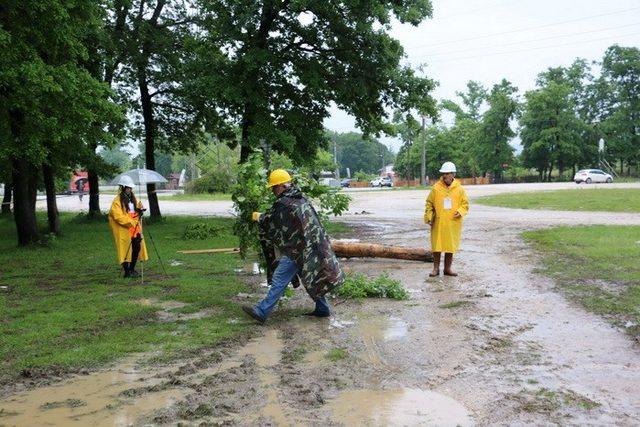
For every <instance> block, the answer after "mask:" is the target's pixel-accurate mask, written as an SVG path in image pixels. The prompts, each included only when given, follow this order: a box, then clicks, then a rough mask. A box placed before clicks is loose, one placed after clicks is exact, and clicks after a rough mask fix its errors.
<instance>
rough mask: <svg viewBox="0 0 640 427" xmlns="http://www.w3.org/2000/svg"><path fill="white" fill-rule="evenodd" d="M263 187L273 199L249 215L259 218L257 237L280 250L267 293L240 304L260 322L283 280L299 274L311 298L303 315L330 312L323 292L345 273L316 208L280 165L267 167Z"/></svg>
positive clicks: (286, 281)
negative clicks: (311, 305) (255, 301)
mask: <svg viewBox="0 0 640 427" xmlns="http://www.w3.org/2000/svg"><path fill="white" fill-rule="evenodd" d="M267 187H268V188H271V191H273V194H274V195H275V196H276V201H275V202H274V203H273V206H272V207H271V209H270V210H269V212H268V213H265V214H262V213H260V212H253V214H252V218H253V220H254V221H257V222H258V227H259V229H260V232H261V238H263V239H264V240H266V241H267V242H268V243H269V244H271V245H272V246H274V247H275V248H276V249H277V250H278V251H279V252H280V253H281V254H282V256H281V257H280V259H279V261H278V265H277V267H276V269H275V271H274V272H273V275H272V277H271V283H270V285H271V287H270V289H269V292H268V293H267V296H266V297H265V298H264V299H263V300H262V301H260V303H258V304H257V305H255V306H253V307H252V306H243V307H242V309H243V310H244V312H245V313H247V314H248V315H249V316H251V317H252V318H253V319H255V320H257V321H258V322H260V323H264V322H265V321H266V320H267V318H268V317H269V315H270V314H271V312H272V311H273V309H274V308H275V306H276V304H277V303H278V300H279V299H280V297H282V294H283V293H284V290H285V289H286V287H287V285H288V284H289V283H290V282H291V281H292V280H294V281H295V277H296V276H298V278H299V280H300V282H301V283H302V284H303V285H304V287H305V289H306V291H307V293H308V294H309V296H310V297H311V299H313V301H314V302H315V309H314V310H313V311H312V312H310V313H307V315H309V316H315V317H329V316H330V315H331V310H330V307H329V304H328V303H327V300H326V298H325V294H326V293H327V292H329V291H331V290H332V289H334V288H336V287H337V286H340V285H341V284H342V283H343V282H344V273H343V271H342V269H341V268H340V264H339V262H338V259H337V258H336V256H335V254H334V252H333V249H332V248H331V244H330V243H329V239H328V237H327V234H326V232H325V230H324V228H323V227H322V224H321V223H320V219H319V218H318V214H317V213H316V211H315V209H314V208H313V206H311V203H309V201H308V200H307V198H306V197H305V196H304V194H302V191H300V189H299V188H298V187H296V186H294V185H293V184H292V183H291V176H290V175H289V173H288V172H287V171H285V170H284V169H276V170H274V171H273V172H271V174H270V175H269V182H268V184H267Z"/></svg>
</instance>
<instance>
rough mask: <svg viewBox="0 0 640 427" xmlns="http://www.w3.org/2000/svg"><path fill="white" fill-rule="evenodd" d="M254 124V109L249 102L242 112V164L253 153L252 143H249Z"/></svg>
mask: <svg viewBox="0 0 640 427" xmlns="http://www.w3.org/2000/svg"><path fill="white" fill-rule="evenodd" d="M253 125H254V120H253V111H252V107H251V105H249V104H245V107H244V113H243V114H242V137H241V138H242V139H241V141H240V164H242V163H245V162H246V161H247V160H249V155H250V154H251V145H250V144H249V132H250V130H251V127H252V126H253Z"/></svg>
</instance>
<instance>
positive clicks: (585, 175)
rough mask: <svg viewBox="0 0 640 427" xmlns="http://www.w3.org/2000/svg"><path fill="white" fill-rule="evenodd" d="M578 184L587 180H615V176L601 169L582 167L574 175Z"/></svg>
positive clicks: (588, 181)
mask: <svg viewBox="0 0 640 427" xmlns="http://www.w3.org/2000/svg"><path fill="white" fill-rule="evenodd" d="M573 180H574V181H575V182H576V184H580V183H581V182H586V183H587V184H591V183H592V182H607V183H611V182H613V177H612V176H611V175H609V174H608V173H605V172H604V171H601V170H600V169H581V170H579V171H578V172H576V174H575V175H574V177H573Z"/></svg>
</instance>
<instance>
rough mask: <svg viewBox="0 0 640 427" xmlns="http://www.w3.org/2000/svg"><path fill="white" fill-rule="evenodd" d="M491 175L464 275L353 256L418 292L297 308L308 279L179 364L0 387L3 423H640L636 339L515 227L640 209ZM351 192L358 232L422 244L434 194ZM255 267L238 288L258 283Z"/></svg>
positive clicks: (465, 250) (465, 249) (460, 265)
mask: <svg viewBox="0 0 640 427" xmlns="http://www.w3.org/2000/svg"><path fill="white" fill-rule="evenodd" d="M485 188H486V187H485ZM483 191H486V190H482V189H480V188H478V189H476V190H474V189H473V188H470V189H469V193H470V195H471V196H472V206H471V212H470V215H469V216H468V217H467V218H466V219H465V228H464V232H463V245H462V250H461V251H460V253H459V254H458V256H457V257H456V261H455V265H454V266H455V267H456V269H457V270H458V272H459V273H460V275H459V276H458V277H438V278H428V271H429V270H430V268H431V264H420V263H414V262H398V261H388V260H348V261H344V265H345V267H346V268H348V269H350V270H352V271H360V272H364V273H366V274H368V275H371V276H375V275H378V274H380V273H382V272H385V271H386V272H388V273H389V274H390V275H391V277H393V278H397V279H399V280H401V281H402V283H403V284H404V285H405V287H407V288H408V289H409V290H410V293H411V299H410V300H408V301H389V300H365V301H342V300H335V299H334V300H332V302H333V305H334V316H333V317H332V318H330V319H315V318H312V319H310V318H307V317H305V316H300V315H297V314H298V313H299V312H300V310H299V309H301V308H311V303H310V301H309V300H308V298H306V297H305V295H304V294H303V292H300V291H298V292H296V295H295V296H294V298H293V299H292V300H290V301H287V302H286V303H285V304H283V306H282V307H280V308H279V309H278V311H277V313H276V315H275V316H274V317H273V319H270V321H269V322H268V323H267V324H266V325H265V326H257V325H256V326H255V331H254V333H255V338H253V339H251V340H248V341H247V340H246V339H241V340H238V341H236V342H230V343H228V344H226V345H224V346H220V347H218V348H214V349H209V350H206V351H203V352H202V353H201V354H198V355H195V356H192V357H190V358H187V359H184V360H180V361H177V362H175V363H171V364H161V365H159V364H154V363H152V364H148V363H145V361H149V360H150V359H151V360H152V356H153V355H134V356H132V357H131V358H130V359H128V360H126V361H124V362H123V363H121V364H120V365H118V366H116V367H114V368H112V369H108V370H105V371H102V372H98V373H95V374H91V375H80V376H77V377H74V378H71V379H68V380H66V381H63V382H61V383H59V384H55V385H52V386H47V387H40V388H37V389H35V390H32V391H29V392H25V393H22V394H20V393H18V394H13V395H11V396H8V397H6V398H4V399H3V400H2V401H0V408H2V410H3V411H4V412H0V425H2V424H3V423H4V424H6V425H14V424H15V425H34V424H38V425H46V424H57V425H71V424H74V423H75V424H77V425H87V424H93V425H96V426H100V425H175V424H177V423H179V422H182V423H184V424H186V425H200V424H204V425H474V424H475V425H489V424H503V425H505V424H509V425H512V424H516V425H517V424H537V425H540V424H542V425H548V424H563V425H584V424H591V425H605V424H606V425H611V424H615V425H638V424H640V385H639V384H640V363H638V361H639V360H640V359H639V356H640V345H638V344H637V343H635V342H634V341H633V340H632V339H631V338H630V337H629V336H628V335H626V334H625V332H624V331H623V330H620V329H618V328H615V327H613V326H611V325H610V324H608V323H606V322H605V321H604V320H603V319H601V318H600V317H598V316H596V315H593V314H590V313H587V312H585V311H584V310H583V309H582V308H580V307H578V306H576V305H574V304H572V303H571V302H568V301H567V300H566V299H565V298H564V297H563V296H562V295H561V294H560V293H559V292H557V290H556V289H554V286H555V285H554V283H553V282H552V281H551V280H550V279H548V278H546V277H545V276H543V275H541V274H540V273H538V272H537V268H538V267H539V266H540V263H539V260H538V256H537V255H536V254H535V253H534V252H532V250H531V249H530V248H529V247H528V246H527V245H526V244H525V243H524V242H523V241H522V239H521V238H520V233H521V232H522V231H524V230H529V229H534V228H540V227H547V226H552V225H558V224H599V223H604V224H611V223H615V224H635V225H640V214H605V213H580V214H577V213H575V212H557V211H556V212H541V211H524V210H514V209H503V208H493V207H484V206H480V205H475V204H473V197H475V196H476V195H480V194H483ZM491 191H494V190H491ZM510 191H512V190H510ZM352 195H353V196H354V201H353V203H352V206H351V209H350V214H349V215H346V216H345V218H344V220H346V221H347V222H349V223H352V224H354V225H355V226H356V228H355V230H356V231H355V232H354V235H353V236H349V237H355V238H359V239H361V240H363V241H370V242H379V243H388V244H400V245H404V246H426V245H427V241H426V238H427V234H426V229H425V226H424V225H423V224H422V221H421V218H422V209H423V206H424V197H425V194H423V193H422V192H418V191H395V192H358V193H353V194H352ZM175 203H177V202H175ZM363 211H364V212H365V213H364V214H363V213H362V212H363ZM249 282H250V284H248V288H247V292H246V295H240V296H239V297H238V298H242V299H246V300H247V301H251V300H255V299H257V298H259V297H260V296H262V295H263V294H264V292H265V288H263V287H262V286H260V282H261V280H259V279H258V280H256V278H253V279H252V280H249ZM159 311H162V307H159ZM159 318H162V316H159ZM230 321H245V320H244V319H230Z"/></svg>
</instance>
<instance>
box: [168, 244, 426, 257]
mask: <svg viewBox="0 0 640 427" xmlns="http://www.w3.org/2000/svg"><path fill="white" fill-rule="evenodd" d="M331 247H332V248H333V251H334V252H335V254H336V256H338V257H339V258H391V259H404V260H407V261H422V262H433V254H432V253H431V251H428V250H426V249H423V248H405V247H402V246H385V245H377V244H374V243H352V242H339V241H334V242H331ZM177 252H178V253H180V254H216V253H239V252H240V248H219V249H196V250H186V251H177Z"/></svg>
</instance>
